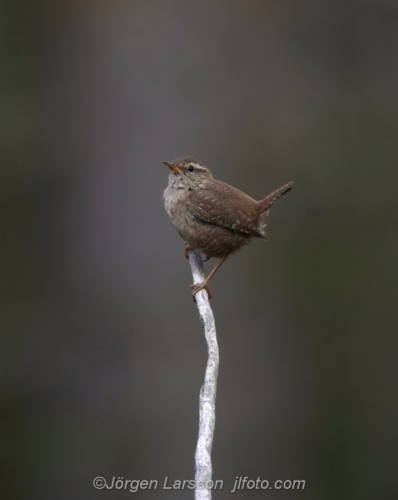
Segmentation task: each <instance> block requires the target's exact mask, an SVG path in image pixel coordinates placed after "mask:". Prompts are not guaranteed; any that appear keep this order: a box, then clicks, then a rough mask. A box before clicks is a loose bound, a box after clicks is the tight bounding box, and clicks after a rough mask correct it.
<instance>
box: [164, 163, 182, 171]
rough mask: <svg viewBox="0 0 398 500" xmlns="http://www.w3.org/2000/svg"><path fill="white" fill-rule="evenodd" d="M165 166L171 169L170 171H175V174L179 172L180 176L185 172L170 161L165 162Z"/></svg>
mask: <svg viewBox="0 0 398 500" xmlns="http://www.w3.org/2000/svg"><path fill="white" fill-rule="evenodd" d="M163 163H164V164H165V165H167V166H168V167H169V169H170V170H173V171H174V172H178V173H179V174H182V173H183V171H182V170H181V168H180V167H177V165H174V163H170V162H168V161H164V162H163Z"/></svg>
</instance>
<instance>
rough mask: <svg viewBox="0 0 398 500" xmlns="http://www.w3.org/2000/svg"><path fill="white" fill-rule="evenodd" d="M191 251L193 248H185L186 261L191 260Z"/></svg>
mask: <svg viewBox="0 0 398 500" xmlns="http://www.w3.org/2000/svg"><path fill="white" fill-rule="evenodd" d="M191 250H193V248H191V247H185V248H184V255H185V258H186V259H189V252H190V251H191Z"/></svg>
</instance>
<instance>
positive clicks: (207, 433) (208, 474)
mask: <svg viewBox="0 0 398 500" xmlns="http://www.w3.org/2000/svg"><path fill="white" fill-rule="evenodd" d="M189 263H190V264H191V269H192V276H193V281H194V284H197V283H202V282H203V281H204V280H205V275H204V269H203V263H202V258H201V255H200V252H199V251H198V250H194V251H191V252H189ZM195 298H196V304H197V306H198V310H199V316H200V319H201V320H202V322H203V325H204V328H205V337H206V342H207V350H208V360H207V366H206V374H205V381H204V384H203V385H202V388H201V390H200V397H199V436H198V443H197V446H196V452H195V483H196V488H195V499H196V500H210V499H211V484H212V483H211V481H212V464H211V447H212V444H213V436H214V426H215V417H216V415H215V414H216V392H217V375H218V364H219V356H218V344H217V336H216V324H215V321H214V315H213V311H212V310H211V307H210V303H209V298H208V295H207V292H206V290H202V291H201V292H199V293H197V294H196V296H195Z"/></svg>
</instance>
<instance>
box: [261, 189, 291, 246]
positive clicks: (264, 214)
mask: <svg viewBox="0 0 398 500" xmlns="http://www.w3.org/2000/svg"><path fill="white" fill-rule="evenodd" d="M292 187H293V182H289V183H288V184H285V185H284V186H282V187H280V188H278V189H275V191H272V193H271V194H269V195H268V196H266V197H265V198H264V199H263V200H260V201H259V202H258V203H259V206H260V210H259V215H258V223H257V230H258V232H259V234H260V237H261V238H264V239H265V240H266V239H267V233H266V232H265V226H266V225H267V224H266V221H267V218H268V214H269V209H270V208H271V207H272V205H273V203H274V202H275V201H276V200H277V199H278V198H280V197H281V196H283V195H284V194H286V193H287V192H288V191H290V190H291V189H292Z"/></svg>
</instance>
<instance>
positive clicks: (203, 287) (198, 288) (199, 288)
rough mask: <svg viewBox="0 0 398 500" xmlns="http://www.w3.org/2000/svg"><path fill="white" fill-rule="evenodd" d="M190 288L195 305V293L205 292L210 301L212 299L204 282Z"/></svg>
mask: <svg viewBox="0 0 398 500" xmlns="http://www.w3.org/2000/svg"><path fill="white" fill-rule="evenodd" d="M190 288H191V290H192V298H193V300H194V302H195V303H196V298H195V295H196V294H197V293H199V292H201V291H202V290H206V292H207V295H208V297H209V299H211V298H212V297H213V295H212V293H211V291H210V290H209V287H208V286H207V284H206V283H205V282H203V283H196V284H195V285H191V286H190Z"/></svg>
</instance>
